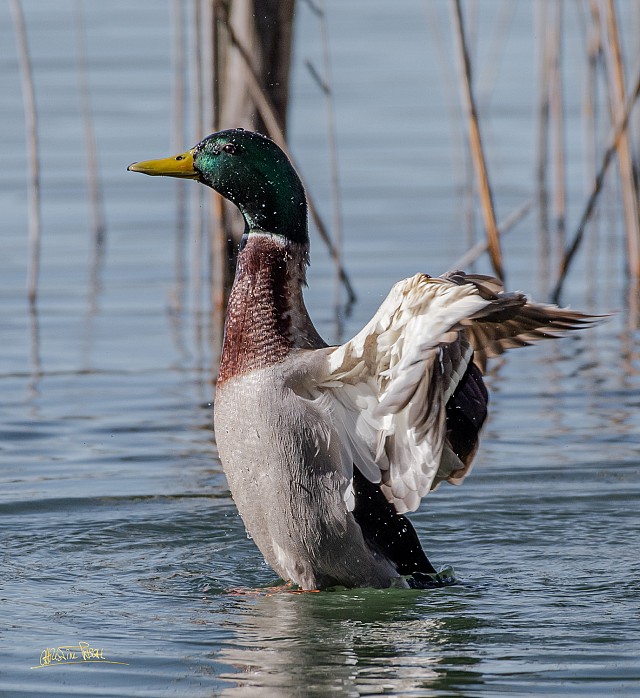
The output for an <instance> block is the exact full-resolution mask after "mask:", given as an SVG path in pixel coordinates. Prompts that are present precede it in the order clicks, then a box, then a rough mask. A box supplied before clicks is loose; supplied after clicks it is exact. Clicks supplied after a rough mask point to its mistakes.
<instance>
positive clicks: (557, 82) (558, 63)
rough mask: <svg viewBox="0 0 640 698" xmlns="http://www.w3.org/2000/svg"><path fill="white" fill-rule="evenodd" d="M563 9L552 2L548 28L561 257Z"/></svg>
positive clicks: (563, 203) (557, 250) (555, 206)
mask: <svg viewBox="0 0 640 698" xmlns="http://www.w3.org/2000/svg"><path fill="white" fill-rule="evenodd" d="M562 8H563V3H562V2H561V1H560V0H556V1H555V15H552V16H551V18H550V19H551V22H550V27H549V34H550V43H551V53H552V58H551V86H550V87H551V92H550V99H549V110H550V116H551V124H552V135H553V148H552V152H553V163H554V168H553V169H554V175H555V177H554V188H553V212H554V218H555V254H556V257H557V259H560V258H561V257H562V252H563V249H564V244H565V221H566V208H567V207H566V176H565V139H564V120H565V119H564V99H563V83H562V19H563V17H562Z"/></svg>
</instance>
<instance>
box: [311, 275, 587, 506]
mask: <svg viewBox="0 0 640 698" xmlns="http://www.w3.org/2000/svg"><path fill="white" fill-rule="evenodd" d="M593 321H594V318H592V317H590V316H587V315H584V314H582V313H577V312H574V311H570V310H564V309H561V308H557V307H555V306H549V305H542V304H536V303H533V302H531V301H529V300H528V299H527V298H526V297H525V296H524V295H523V294H521V293H505V292H504V290H503V288H502V284H501V283H500V282H499V281H498V280H497V279H494V278H492V277H489V276H481V275H465V274H464V273H463V272H459V271H456V272H450V273H448V274H445V275H443V276H441V277H437V278H432V277H429V276H427V275H425V274H417V275H416V276H413V277H411V278H409V279H405V280H404V281H401V282H399V283H397V284H396V285H395V286H394V287H393V288H392V289H391V292H390V293H389V295H388V296H387V298H386V299H385V300H384V301H383V303H382V304H381V306H380V308H379V309H378V311H377V312H376V313H375V315H374V316H373V318H372V319H371V320H370V322H369V323H367V325H366V326H365V327H364V328H363V329H362V330H361V331H360V332H358V334H356V335H355V337H353V339H351V340H349V341H348V342H346V343H345V344H343V345H342V346H339V347H331V348H328V349H326V350H323V351H324V352H325V354H324V357H325V362H324V364H323V369H322V371H321V372H320V375H317V376H316V380H315V382H314V386H313V388H312V389H311V390H310V391H309V392H310V394H311V398H309V399H311V400H313V402H314V403H315V404H316V407H317V408H318V409H320V410H321V411H322V413H323V415H325V416H326V417H327V419H328V420H329V422H330V423H331V424H332V425H333V429H334V431H335V433H336V436H337V438H338V439H339V440H340V441H341V442H342V444H343V445H342V446H341V449H342V450H341V462H342V467H343V470H344V471H345V474H346V475H347V476H348V477H350V474H351V473H352V471H350V470H349V463H348V461H349V460H350V459H351V462H352V463H353V464H355V466H356V467H357V468H358V470H359V471H360V472H361V473H362V474H363V475H364V476H365V477H366V478H367V479H368V480H370V481H371V482H376V483H380V487H381V490H382V491H383V493H384V494H385V496H386V497H387V499H388V500H389V501H390V502H391V503H393V504H394V505H395V507H396V510H397V511H398V513H403V512H405V511H410V510H414V509H417V507H418V506H419V504H420V500H421V498H422V497H424V496H425V495H426V494H427V493H428V492H429V490H430V489H432V488H435V487H436V486H437V485H438V484H439V482H440V481H442V480H444V479H447V480H449V481H450V482H453V483H456V484H457V483H459V482H461V481H462V479H464V476H465V475H466V474H467V473H468V471H469V470H470V467H471V461H472V460H473V455H474V454H475V450H476V447H477V433H478V431H479V429H480V427H481V426H482V421H483V420H484V414H485V413H486V390H485V389H484V387H483V386H481V390H480V389H478V388H477V387H472V388H469V389H470V390H472V392H473V397H474V399H475V400H476V405H477V407H474V408H473V409H475V410H476V412H477V414H476V415H475V416H473V415H472V417H471V418H470V420H469V421H468V423H467V431H468V432H469V433H467V432H461V435H463V436H464V438H465V439H466V446H465V453H464V454H463V455H461V456H460V457H459V456H458V454H456V453H455V452H454V450H453V448H452V446H451V444H450V443H449V441H448V439H447V428H448V426H447V405H448V403H449V402H450V401H452V400H453V402H452V403H451V404H455V405H458V404H460V405H462V404H463V403H464V400H465V399H466V398H456V397H455V395H454V393H455V391H456V388H457V387H458V385H461V388H462V387H463V386H462V384H461V381H463V378H465V376H466V375H468V371H470V370H471V368H472V366H471V365H470V364H471V362H473V363H475V364H477V365H479V367H480V368H483V367H484V364H485V362H486V359H487V358H489V357H492V356H497V355H499V354H501V353H503V352H504V351H505V350H506V349H509V348H513V347H519V346H526V345H527V344H531V343H533V342H536V341H538V340H540V339H544V338H547V337H555V336H558V335H559V334H562V333H564V332H566V331H567V330H574V329H580V328H583V327H587V326H589V325H590V324H592V323H593ZM474 375H475V377H474V378H473V380H474V381H479V382H480V384H481V383H482V378H481V375H480V373H479V372H478V371H476V372H475V374H474ZM474 391H475V392H474ZM461 399H462V402H459V401H460V400H461ZM456 400H458V402H455V401H456ZM478 401H479V402H478ZM456 409H457V407H456ZM469 409H471V408H469ZM478 415H480V416H478ZM454 441H455V439H454V438H453V436H452V443H453V442H454ZM351 495H352V490H351ZM345 499H346V500H347V503H348V504H349V502H350V501H351V500H352V497H351V498H350V495H349V491H347V493H346V495H345Z"/></svg>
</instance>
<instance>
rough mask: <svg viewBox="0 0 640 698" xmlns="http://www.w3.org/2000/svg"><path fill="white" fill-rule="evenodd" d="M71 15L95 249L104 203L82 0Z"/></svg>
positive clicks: (101, 231) (101, 235)
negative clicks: (73, 21) (90, 89)
mask: <svg viewBox="0 0 640 698" xmlns="http://www.w3.org/2000/svg"><path fill="white" fill-rule="evenodd" d="M74 15H75V23H76V53H77V62H78V84H79V88H80V111H81V114H82V125H83V129H84V143H85V150H86V153H87V180H88V184H89V201H90V202H91V217H92V221H93V225H92V227H93V237H94V245H95V246H96V248H99V247H101V246H102V244H103V242H104V234H105V230H106V225H105V218H104V203H103V198H102V187H101V186H100V174H99V170H98V156H97V152H96V137H95V131H94V128H93V117H92V114H91V102H90V99H89V81H88V79H87V50H86V45H85V24H84V13H83V11H82V0H75V3H74Z"/></svg>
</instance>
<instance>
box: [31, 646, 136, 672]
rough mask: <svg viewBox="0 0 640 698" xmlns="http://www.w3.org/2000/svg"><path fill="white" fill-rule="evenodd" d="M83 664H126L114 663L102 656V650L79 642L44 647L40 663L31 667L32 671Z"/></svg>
mask: <svg viewBox="0 0 640 698" xmlns="http://www.w3.org/2000/svg"><path fill="white" fill-rule="evenodd" d="M85 662H104V663H106V664H126V662H114V661H112V660H110V659H107V658H106V657H105V656H104V649H103V648H97V647H91V645H90V644H89V643H88V642H79V643H78V644H77V645H60V646H59V647H45V648H44V649H43V650H42V652H41V653H40V663H39V664H38V666H32V667H31V668H32V669H40V668H41V667H45V666H55V665H57V664H83V663H85Z"/></svg>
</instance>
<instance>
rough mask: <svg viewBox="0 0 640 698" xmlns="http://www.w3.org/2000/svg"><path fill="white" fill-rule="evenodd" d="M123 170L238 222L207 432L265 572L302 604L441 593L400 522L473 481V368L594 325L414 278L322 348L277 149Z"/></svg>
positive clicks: (232, 135) (217, 139) (239, 146)
mask: <svg viewBox="0 0 640 698" xmlns="http://www.w3.org/2000/svg"><path fill="white" fill-rule="evenodd" d="M128 169H129V170H131V171H133V172H143V173H145V174H148V175H164V176H169V177H186V178H191V179H196V180H198V181H200V182H202V183H203V184H205V185H207V186H209V187H211V188H213V189H215V190H216V191H217V192H219V193H220V194H221V195H222V196H224V197H226V198H227V199H229V200H230V201H232V202H233V203H234V204H235V205H236V206H237V207H238V208H239V209H240V211H241V213H242V215H243V217H244V220H245V233H244V236H243V238H242V242H241V245H240V252H239V256H238V266H237V271H236V276H235V281H234V284H233V288H232V291H231V295H230V298H229V304H228V308H227V316H226V324H225V336H224V345H223V351H222V359H221V364H220V372H219V375H218V380H217V387H216V394H215V406H214V424H215V435H216V440H217V445H218V450H219V453H220V460H221V461H222V465H223V468H224V472H225V474H226V477H227V480H228V483H229V487H230V490H231V494H232V496H233V499H234V501H235V503H236V505H237V507H238V510H239V512H240V515H241V517H242V520H243V521H244V524H245V526H246V529H247V532H248V533H249V535H250V536H251V538H252V539H253V540H254V541H255V543H256V544H257V546H258V548H259V549H260V551H261V552H262V554H263V555H264V557H265V559H266V561H267V562H268V563H269V565H271V567H272V568H273V569H274V570H275V571H276V572H277V573H278V575H280V577H282V578H283V579H284V580H286V581H290V582H292V583H294V584H296V585H298V586H299V587H301V588H302V589H304V590H318V589H326V588H328V587H334V586H344V587H378V588H384V587H390V586H397V587H424V586H432V585H434V584H437V583H439V582H438V577H437V574H436V570H435V568H434V567H433V565H432V564H431V563H430V562H429V560H428V558H427V556H426V555H425V553H424V551H423V549H422V546H421V544H420V541H419V539H418V536H417V534H416V532H415V530H414V528H413V526H412V525H411V523H410V521H409V519H408V518H407V517H406V516H405V514H406V513H407V512H410V511H414V510H416V509H417V508H418V506H419V505H420V502H421V500H422V498H423V497H424V496H425V495H426V494H427V493H428V492H430V491H431V490H433V489H435V488H436V487H437V486H438V485H439V484H440V483H441V482H443V481H445V480H446V481H447V482H450V483H453V484H459V483H461V482H462V480H463V479H464V478H465V476H466V475H467V474H468V472H469V470H470V468H471V464H472V461H473V458H474V455H475V453H476V449H477V447H478V436H479V432H480V429H481V427H482V425H483V423H484V421H485V417H486V414H487V400H488V397H487V390H486V388H485V385H484V382H483V370H484V365H485V361H486V359H487V358H489V357H493V356H496V355H498V354H501V353H502V352H503V351H505V349H508V348H512V347H520V346H525V345H527V344H530V343H532V342H535V341H537V340H539V339H543V338H547V337H555V336H557V335H559V334H562V333H563V332H565V331H567V330H575V329H579V328H583V327H585V326H587V325H589V324H590V322H591V320H592V318H590V317H589V316H587V315H584V314H582V313H578V312H574V311H569V310H564V309H560V308H558V307H555V306H550V305H541V304H537V303H533V302H531V301H530V300H528V299H527V298H526V297H525V296H524V295H523V294H521V293H506V292H505V291H504V289H503V287H502V284H501V283H500V281H498V280H497V279H495V278H492V277H489V276H482V275H478V274H465V273H463V272H460V271H453V272H449V273H446V274H443V275H442V276H438V277H435V278H432V277H430V276H428V275H426V274H417V275H415V276H412V277H411V278H408V279H404V280H403V281H400V282H398V283H397V284H396V285H395V286H394V287H393V288H392V289H391V292H390V293H389V295H388V296H387V298H386V299H385V300H384V301H383V303H382V305H381V306H380V308H379V309H378V311H377V312H376V314H375V315H374V316H373V318H372V319H371V321H370V322H369V323H368V324H367V325H366V326H365V327H364V328H363V329H362V330H361V331H360V332H358V334H356V335H355V337H353V338H352V339H350V340H349V341H348V342H346V343H344V344H343V345H342V346H328V345H327V344H326V342H324V340H323V339H322V337H321V336H320V335H319V334H318V332H317V331H316V328H315V327H314V325H313V323H312V321H311V319H310V317H309V314H308V312H307V309H306V307H305V304H304V300H303V296H302V288H303V286H304V285H305V273H306V267H307V264H308V258H309V235H308V231H307V202H306V197H305V192H304V188H303V186H302V183H301V181H300V178H299V177H298V175H297V173H296V171H295V169H294V168H293V166H292V165H291V163H290V162H289V160H288V158H287V157H286V155H285V154H284V153H283V151H282V150H281V149H280V148H279V147H278V146H277V145H276V144H275V143H274V142H273V141H272V140H270V139H269V138H267V137H265V136H262V135H260V134H258V133H253V132H251V131H246V130H243V129H240V128H239V129H231V130H226V131H220V132H219V133H214V134H213V135H211V136H208V137H207V138H205V139H204V140H202V141H201V142H200V143H198V145H196V146H195V147H194V148H193V149H191V150H189V151H187V152H185V153H182V154H180V155H177V156H175V157H169V158H164V159H160V160H150V161H146V162H138V163H134V164H132V165H130V166H129V168H128Z"/></svg>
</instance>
